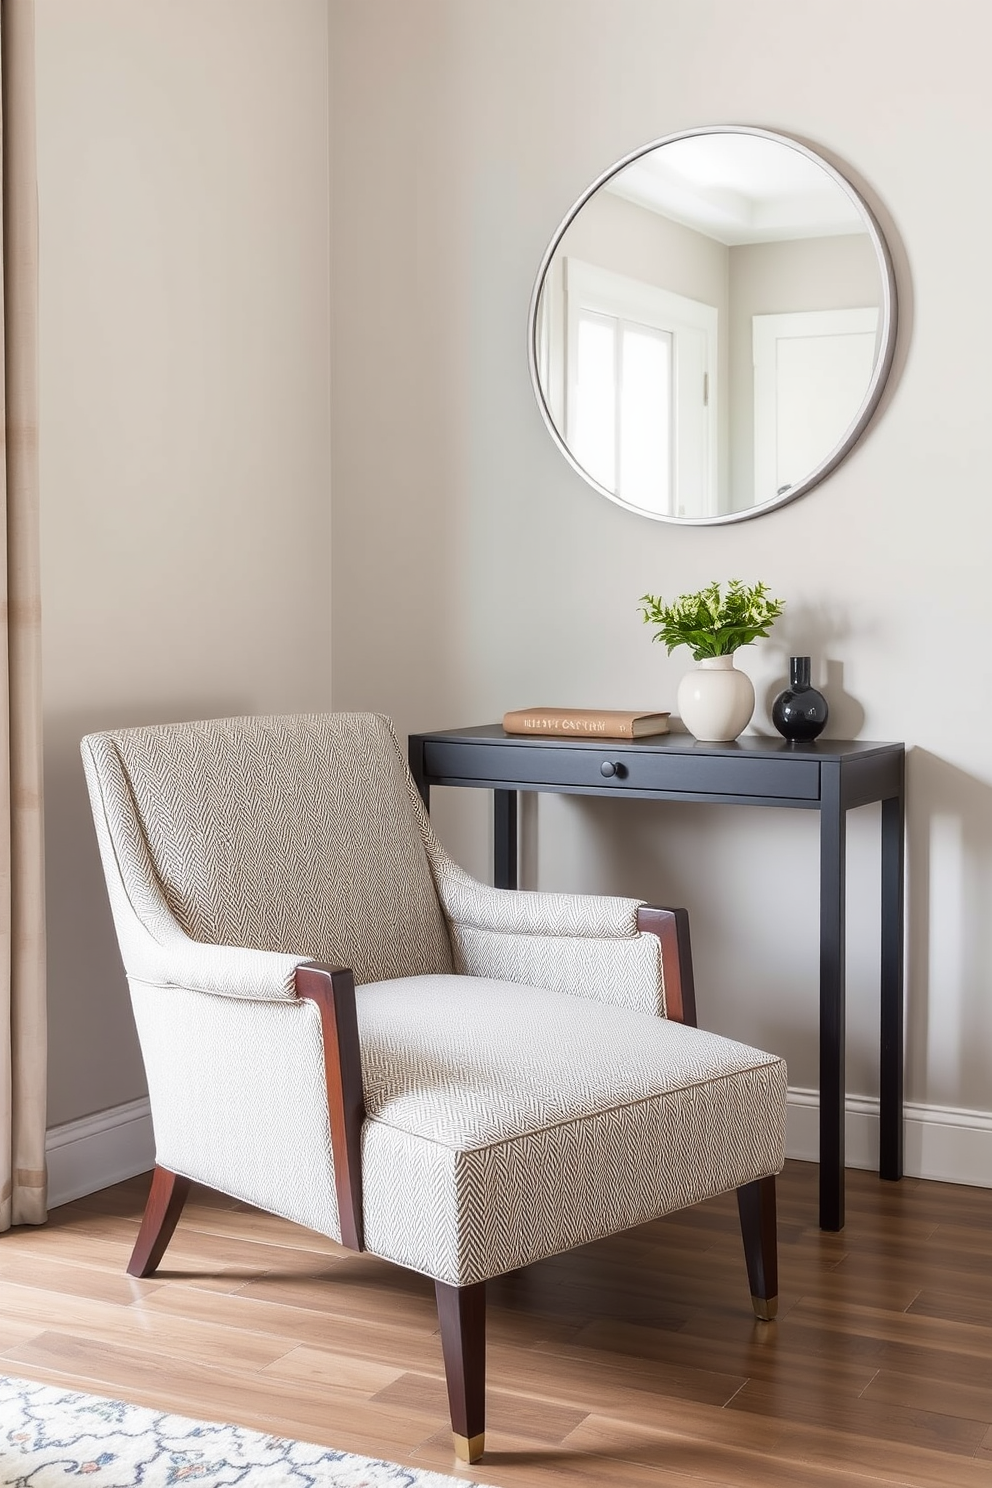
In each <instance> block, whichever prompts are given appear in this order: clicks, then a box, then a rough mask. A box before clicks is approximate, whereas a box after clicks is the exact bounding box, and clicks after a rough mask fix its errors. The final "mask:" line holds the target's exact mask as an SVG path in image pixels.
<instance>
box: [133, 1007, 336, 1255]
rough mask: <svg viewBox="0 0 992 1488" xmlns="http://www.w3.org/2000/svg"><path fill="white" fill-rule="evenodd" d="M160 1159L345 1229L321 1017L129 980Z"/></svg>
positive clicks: (311, 1223)
mask: <svg viewBox="0 0 992 1488" xmlns="http://www.w3.org/2000/svg"><path fill="white" fill-rule="evenodd" d="M131 1000H132V1004H133V1007H134V1017H135V1023H136V1025H137V1029H138V1037H139V1040H140V1043H141V1054H142V1059H143V1061H144V1065H145V1072H146V1075H147V1078H148V1093H149V1097H150V1101H151V1108H152V1122H153V1125H154V1129H155V1146H156V1161H157V1162H158V1163H159V1165H160V1166H162V1167H165V1168H168V1169H169V1170H170V1171H172V1172H174V1173H179V1174H181V1175H182V1176H184V1177H187V1178H192V1179H194V1181H196V1182H198V1183H204V1184H206V1185H207V1186H208V1187H210V1188H215V1189H218V1190H219V1191H220V1192H221V1193H226V1194H230V1195H232V1197H234V1198H238V1199H242V1200H244V1201H245V1202H246V1203H249V1204H255V1205H257V1206H258V1207H259V1208H262V1209H266V1210H269V1211H270V1212H272V1213H274V1214H281V1215H284V1216H285V1217H286V1218H287V1219H291V1220H295V1221H296V1222H297V1223H298V1224H303V1225H307V1226H308V1227H309V1228H310V1229H313V1230H317V1231H319V1232H320V1233H321V1234H324V1235H330V1236H332V1237H333V1238H334V1239H335V1240H339V1239H341V1223H340V1220H339V1215H338V1204H337V1185H336V1182H335V1178H336V1175H335V1171H334V1157H333V1149H332V1141H331V1130H330V1120H329V1114H328V1102H327V1073H326V1063H325V1055H324V1046H323V1038H322V1026H321V1016H320V1011H319V1009H318V1008H317V1007H316V1006H315V1005H314V1003H313V1002H311V1001H308V1000H306V999H303V998H293V999H291V1000H290V1001H284V1000H282V999H271V1000H268V1001H266V1000H254V1001H248V1000H239V999H235V998H232V997H226V996H215V995H213V994H210V993H204V992H199V991H192V990H190V989H189V988H186V987H163V986H148V985H146V984H143V983H142V982H140V981H138V980H136V979H133V978H132V979H131Z"/></svg>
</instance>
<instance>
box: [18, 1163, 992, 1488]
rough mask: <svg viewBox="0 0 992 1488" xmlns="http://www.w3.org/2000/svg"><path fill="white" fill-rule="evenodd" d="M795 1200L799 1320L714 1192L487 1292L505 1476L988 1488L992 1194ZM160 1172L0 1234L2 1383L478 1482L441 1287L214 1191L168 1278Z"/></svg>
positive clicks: (874, 1189) (202, 1194)
mask: <svg viewBox="0 0 992 1488" xmlns="http://www.w3.org/2000/svg"><path fill="white" fill-rule="evenodd" d="M816 1176H817V1171H816V1168H815V1167H813V1166H811V1165H809V1164H803V1163H790V1164H789V1166H788V1167H787V1169H786V1172H785V1173H784V1174H783V1176H782V1178H781V1180H780V1187H779V1217H780V1256H781V1271H782V1290H781V1312H780V1316H779V1320H778V1322H777V1323H771V1324H768V1323H757V1322H755V1320H754V1318H753V1315H752V1313H751V1309H750V1302H749V1298H748V1288H747V1282H746V1278H745V1273H744V1264H743V1259H742V1253H741V1245H740V1235H739V1231H738V1227H737V1217H736V1204H735V1203H734V1200H733V1198H730V1199H729V1200H727V1199H720V1200H715V1201H713V1202H710V1203H708V1204H704V1205H701V1206H700V1207H698V1208H696V1209H692V1210H688V1211H686V1212H685V1213H683V1214H680V1215H677V1216H675V1217H673V1218H671V1219H668V1220H664V1221H658V1222H656V1223H654V1224H649V1225H645V1226H643V1227H642V1228H640V1229H638V1230H634V1231H632V1232H630V1233H629V1234H627V1235H624V1236H620V1237H618V1238H616V1239H613V1240H608V1241H600V1242H599V1243H597V1244H595V1245H590V1246H587V1247H586V1248H585V1249H584V1250H581V1251H575V1252H572V1253H571V1254H569V1255H565V1256H561V1257H558V1258H556V1259H554V1260H550V1261H546V1262H543V1263H541V1264H540V1265H537V1266H533V1267H531V1268H529V1269H528V1270H526V1271H522V1272H518V1273H516V1274H514V1275H513V1276H511V1277H507V1278H504V1279H503V1280H501V1281H499V1282H496V1283H493V1284H491V1287H490V1313H489V1316H490V1330H489V1338H490V1344H489V1395H488V1401H489V1405H488V1415H489V1419H488V1436H487V1447H488V1451H487V1456H486V1459H485V1460H484V1462H482V1463H480V1464H478V1465H477V1466H475V1467H473V1468H471V1469H461V1476H463V1477H466V1478H469V1479H471V1480H475V1481H479V1482H483V1483H492V1484H499V1485H506V1488H517V1485H519V1488H531V1485H533V1488H551V1485H559V1484H566V1483H567V1484H576V1485H583V1484H586V1485H594V1484H609V1485H618V1488H626V1485H635V1484H636V1485H640V1484H650V1485H657V1488H667V1485H676V1484H678V1485H681V1488H704V1485H706V1484H721V1485H742V1488H743V1485H753V1484H760V1485H762V1488H779V1485H781V1488H801V1485H807V1484H811V1485H831V1488H857V1485H865V1484H876V1483H889V1484H911V1485H913V1488H931V1485H934V1488H936V1485H941V1488H944V1485H946V1488H971V1485H979V1484H981V1485H982V1488H992V1190H986V1189H975V1188H956V1187H952V1186H950V1185H947V1184H938V1183H925V1182H921V1181H919V1180H915V1179H907V1180H904V1181H903V1182H902V1183H900V1184H887V1183H881V1182H880V1181H879V1180H878V1179H877V1178H876V1177H875V1176H874V1175H872V1174H869V1173H859V1172H849V1173H848V1223H847V1227H846V1229H845V1230H844V1231H843V1232H842V1233H841V1234H839V1235H829V1234H823V1233H822V1232H821V1231H820V1230H819V1229H818V1228H817V1226H816V1205H817V1200H816ZM146 1189H147V1179H144V1178H142V1179H134V1180H132V1181H130V1182H128V1183H123V1184H119V1185H118V1186H117V1187H116V1188H113V1189H108V1190H106V1191H105V1192H103V1193H101V1194H96V1195H93V1196H92V1197H90V1198H87V1199H83V1200H80V1201H79V1202H78V1203H74V1204H68V1205H66V1206H64V1207H63V1208H61V1209H57V1210H55V1211H54V1213H53V1215H52V1218H51V1221H50V1223H49V1224H48V1226H46V1227H45V1228H41V1229H18V1230H14V1231H11V1232H10V1233H9V1234H7V1235H5V1236H3V1237H2V1239H0V1373H7V1374H15V1375H22V1376H27V1377H29V1378H32V1379H39V1380H46V1381H51V1382H54V1383H59V1384H71V1385H73V1386H76V1387H78V1388H80V1389H83V1390H88V1391H91V1392H93V1393H96V1394H101V1393H102V1394H107V1395H116V1396H121V1397H123V1398H125V1399H127V1400H132V1401H136V1402H138V1403H140V1404H145V1405H153V1406H157V1407H159V1408H162V1409H168V1410H175V1411H179V1412H183V1413H185V1414H188V1415H194V1416H201V1417H205V1418H209V1419H214V1420H227V1421H238V1422H242V1423H244V1424H246V1425H249V1426H255V1427H259V1428H261V1429H263V1430H266V1431H274V1432H277V1433H279V1434H282V1435H287V1436H293V1437H301V1438H303V1439H305V1440H309V1441H317V1442H323V1443H327V1444H328V1445H333V1446H338V1447H341V1448H344V1449H347V1450H349V1451H353V1452H362V1453H366V1454H368V1455H370V1456H382V1457H386V1458H389V1459H391V1460H392V1461H397V1462H403V1463H408V1464H411V1465H414V1466H420V1467H428V1466H429V1467H432V1468H435V1469H437V1470H439V1471H442V1472H448V1473H452V1474H458V1473H459V1468H458V1466H457V1464H456V1463H455V1460H454V1458H453V1457H452V1454H451V1450H450V1437H449V1434H448V1426H447V1412H446V1402H445V1395H444V1387H443V1383H442V1376H441V1364H440V1347H439V1340H438V1336H437V1332H436V1329H437V1319H436V1315H435V1311H434V1295H433V1286H432V1284H431V1283H430V1282H429V1281H425V1280H424V1279H423V1278H421V1277H418V1276H414V1275H412V1274H411V1273H409V1272H405V1271H401V1270H399V1269H398V1268H397V1267H394V1266H389V1265H387V1264H385V1263H384V1262H381V1261H377V1260H373V1259H371V1258H369V1257H367V1256H353V1255H349V1254H348V1253H346V1252H344V1251H342V1250H341V1249H340V1247H338V1246H336V1245H335V1244H334V1243H333V1241H330V1240H324V1239H322V1238H321V1237H320V1236H316V1235H313V1234H311V1233H310V1232H309V1231H305V1230H301V1229H299V1228H297V1227H296V1226H294V1225H291V1224H288V1223H286V1222H284V1221H282V1220H277V1219H273V1218H271V1217H268V1216H266V1215H261V1214H258V1213H256V1212H255V1211H253V1210H250V1209H248V1208H246V1207H245V1206H244V1205H241V1204H237V1203H234V1202H233V1201H231V1200H228V1199H224V1198H221V1197H219V1196H217V1195H216V1194H211V1193H209V1192H207V1191H205V1190H200V1191H198V1192H197V1193H196V1194H195V1196H194V1198H193V1199H191V1201H190V1203H189V1204H188V1205H187V1208H186V1211H185V1214H184V1216H183V1219H182V1220H181V1221H180V1225H179V1229H178V1230H177V1232H176V1236H175V1239H174V1240H173V1242H172V1245H171V1246H170V1248H169V1250H168V1251H167V1253H166V1256H165V1262H164V1266H163V1269H162V1270H161V1271H160V1272H159V1273H158V1274H157V1275H156V1276H155V1277H154V1278H152V1279H151V1280H149V1281H133V1280H131V1279H130V1278H129V1277H127V1276H126V1275H125V1274H124V1266H125V1262H126V1260H127V1257H128V1254H129V1251H130V1247H131V1244H132V1243H133V1240H134V1236H135V1233H136V1226H137V1219H138V1216H139V1214H140V1211H141V1207H142V1204H143V1200H144V1194H145V1191H146Z"/></svg>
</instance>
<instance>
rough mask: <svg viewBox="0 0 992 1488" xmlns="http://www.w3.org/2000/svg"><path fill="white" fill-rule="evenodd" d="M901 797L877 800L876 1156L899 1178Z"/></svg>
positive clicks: (884, 1172) (881, 1167)
mask: <svg viewBox="0 0 992 1488" xmlns="http://www.w3.org/2000/svg"><path fill="white" fill-rule="evenodd" d="M904 866H905V801H904V797H903V796H902V795H901V794H900V795H898V796H893V797H891V798H890V799H889V800H887V801H883V802H882V974H881V984H882V987H881V990H882V999H881V1000H882V1038H881V1055H880V1071H879V1082H880V1083H879V1108H880V1110H879V1117H880V1134H879V1161H878V1171H879V1175H880V1176H881V1177H882V1178H892V1179H895V1178H901V1177H902V1160H903V1120H902V1093H903V1092H902V1083H903V880H904Z"/></svg>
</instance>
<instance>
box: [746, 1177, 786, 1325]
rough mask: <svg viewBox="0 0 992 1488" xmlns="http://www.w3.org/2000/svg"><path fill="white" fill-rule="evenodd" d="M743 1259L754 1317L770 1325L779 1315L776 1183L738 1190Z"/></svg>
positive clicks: (748, 1185)
mask: <svg viewBox="0 0 992 1488" xmlns="http://www.w3.org/2000/svg"><path fill="white" fill-rule="evenodd" d="M737 1207H738V1209H739V1210H740V1215H741V1234H742V1235H743V1237H744V1258H745V1260H746V1261H747V1277H748V1281H749V1282H750V1283H751V1305H752V1306H753V1308H754V1315H755V1317H759V1318H761V1320H762V1321H763V1322H770V1321H771V1319H772V1318H773V1317H774V1316H775V1314H776V1313H777V1312H778V1232H777V1230H776V1226H775V1179H774V1178H758V1179H756V1180H755V1182H754V1183H746V1184H745V1185H744V1187H743V1188H739V1189H738V1190H737Z"/></svg>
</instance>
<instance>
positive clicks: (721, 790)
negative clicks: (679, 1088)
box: [410, 724, 905, 1230]
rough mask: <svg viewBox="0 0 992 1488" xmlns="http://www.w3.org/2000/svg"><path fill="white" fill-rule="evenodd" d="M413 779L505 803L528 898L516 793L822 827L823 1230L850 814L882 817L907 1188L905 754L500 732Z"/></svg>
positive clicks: (895, 1115) (450, 752) (840, 1142)
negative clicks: (741, 810)
mask: <svg viewBox="0 0 992 1488" xmlns="http://www.w3.org/2000/svg"><path fill="white" fill-rule="evenodd" d="M410 768H411V770H412V771H413V775H414V779H415V780H416V782H417V785H418V787H419V789H420V793H421V795H422V796H423V798H424V801H425V803H426V804H427V805H428V807H429V805H430V790H431V787H432V786H435V785H454V786H470V787H481V788H483V789H487V790H491V791H492V792H493V798H494V813H495V831H494V858H495V862H494V881H495V884H496V886H497V888H516V885H517V795H516V793H517V791H521V790H536V791H552V792H556V793H565V794H577V795H593V796H611V795H621V796H632V797H636V798H638V799H643V800H652V801H709V802H721V801H722V802H724V803H726V804H728V805H736V806H791V807H799V808H801V809H806V810H812V811H818V812H819V814H820V1225H821V1228H823V1229H825V1230H839V1229H841V1228H842V1227H843V1224H844V1021H845V996H844V972H845V925H844V883H845V867H846V831H847V812H848V811H849V810H850V809H851V808H852V807H854V806H865V805H867V804H868V803H869V802H872V801H880V802H881V803H882V813H881V815H882V823H881V830H882V873H881V879H882V885H881V897H882V908H881V978H880V980H881V987H880V1001H881V1053H880V1126H881V1130H880V1155H879V1172H880V1174H881V1176H882V1177H883V1178H893V1179H894V1178H901V1177H902V1129H903V1122H902V1079H903V862H904V845H903V844H904V821H905V797H904V777H905V749H904V746H903V745H902V744H877V743H871V742H869V741H868V740H865V739H855V740H847V739H818V740H816V741H815V742H814V743H810V744H792V743H787V742H786V741H785V740H784V739H782V740H775V739H758V738H742V739H738V740H737V741H736V742H735V743H733V744H698V743H696V742H695V741H694V740H693V739H692V738H690V737H689V736H687V735H685V734H666V735H662V736H660V737H654V738H648V739H637V740H626V739H624V740H620V739H598V740H596V739H560V738H548V737H545V736H534V735H510V734H505V733H504V732H503V730H502V728H501V727H500V726H499V725H498V724H487V725H483V726H481V727H477V728H466V729H446V730H443V731H442V732H439V733H430V734H413V735H411V738H410Z"/></svg>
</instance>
